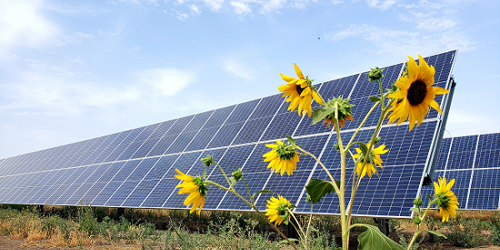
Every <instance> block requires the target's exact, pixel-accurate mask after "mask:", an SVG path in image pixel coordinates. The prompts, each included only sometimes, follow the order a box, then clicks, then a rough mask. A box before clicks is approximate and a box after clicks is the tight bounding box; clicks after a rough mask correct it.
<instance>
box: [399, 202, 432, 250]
mask: <svg viewBox="0 0 500 250" xmlns="http://www.w3.org/2000/svg"><path fill="white" fill-rule="evenodd" d="M436 201H437V199H434V200H432V201H431V202H429V205H427V209H425V212H424V214H418V217H419V219H420V221H421V222H420V223H419V224H417V230H415V233H414V234H413V237H412V238H411V241H410V244H408V247H407V248H406V249H407V250H410V249H411V247H412V246H413V244H414V243H415V240H416V239H417V237H418V235H419V234H420V233H421V232H423V231H420V224H421V223H422V222H423V221H424V220H425V216H426V215H427V212H428V211H429V210H430V208H431V205H432V204H434V203H435V202H436ZM419 210H420V208H419Z"/></svg>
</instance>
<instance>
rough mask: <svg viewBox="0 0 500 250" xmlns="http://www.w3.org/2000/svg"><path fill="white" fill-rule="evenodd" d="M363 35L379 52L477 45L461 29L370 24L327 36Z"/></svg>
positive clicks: (335, 38) (418, 51) (431, 50)
mask: <svg viewBox="0 0 500 250" xmlns="http://www.w3.org/2000/svg"><path fill="white" fill-rule="evenodd" d="M358 36H360V37H361V38H362V39H363V40H365V41H368V42H370V43H372V44H373V45H374V49H377V50H378V51H379V54H384V53H388V54H430V53H436V51H443V50H449V49H457V48H458V49H460V50H461V51H467V50H472V49H474V46H475V44H476V43H475V42H473V41H471V40H470V39H469V38H468V37H466V36H465V35H464V34H463V33H462V32H460V31H459V30H449V31H446V32H440V33H437V34H422V33H420V32H410V31H406V30H389V29H383V28H379V27H376V26H371V25H367V24H362V25H356V24H354V25H351V26H350V27H349V28H347V29H344V30H342V31H338V32H332V33H330V34H328V35H326V36H325V37H326V38H327V39H330V40H332V41H339V40H342V39H347V38H351V37H358Z"/></svg>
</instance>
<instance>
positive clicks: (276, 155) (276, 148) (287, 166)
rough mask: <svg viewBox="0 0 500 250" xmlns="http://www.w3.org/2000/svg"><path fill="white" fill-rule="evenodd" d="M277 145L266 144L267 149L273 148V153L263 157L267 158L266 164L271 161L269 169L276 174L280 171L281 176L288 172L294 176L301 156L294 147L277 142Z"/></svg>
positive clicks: (270, 152)
mask: <svg viewBox="0 0 500 250" xmlns="http://www.w3.org/2000/svg"><path fill="white" fill-rule="evenodd" d="M276 143H277V144H266V147H268V148H272V150H271V151H269V152H267V153H265V154H264V155H262V157H266V159H264V162H268V161H269V165H268V166H267V168H271V171H273V170H274V172H275V173H278V171H280V174H281V176H283V173H284V172H286V173H287V174H288V175H292V174H293V170H295V169H297V162H298V161H299V154H297V152H295V149H294V148H293V146H292V145H289V144H286V143H283V142H282V141H279V140H277V141H276Z"/></svg>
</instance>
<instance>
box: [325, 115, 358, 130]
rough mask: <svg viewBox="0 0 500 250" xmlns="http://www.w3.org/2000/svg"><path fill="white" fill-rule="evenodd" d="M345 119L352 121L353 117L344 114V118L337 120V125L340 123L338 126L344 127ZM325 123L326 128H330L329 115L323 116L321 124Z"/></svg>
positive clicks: (330, 119)
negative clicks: (323, 119)
mask: <svg viewBox="0 0 500 250" xmlns="http://www.w3.org/2000/svg"><path fill="white" fill-rule="evenodd" d="M347 120H349V121H354V118H352V116H351V115H347V116H346V118H344V119H340V120H339V125H340V127H341V128H343V127H344V123H345V122H346V121H347ZM325 123H326V125H327V126H328V129H331V127H330V126H331V125H332V123H333V118H332V117H331V116H330V115H328V116H327V117H326V118H325V121H324V122H323V124H325Z"/></svg>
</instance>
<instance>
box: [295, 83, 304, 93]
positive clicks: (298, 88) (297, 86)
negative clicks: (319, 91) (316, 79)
mask: <svg viewBox="0 0 500 250" xmlns="http://www.w3.org/2000/svg"><path fill="white" fill-rule="evenodd" d="M295 88H296V89H297V93H299V95H300V94H302V91H303V90H304V89H303V88H301V87H300V85H295Z"/></svg>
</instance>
